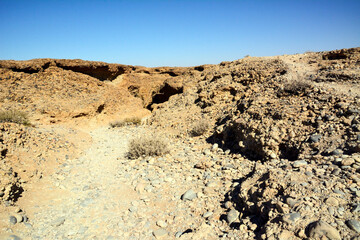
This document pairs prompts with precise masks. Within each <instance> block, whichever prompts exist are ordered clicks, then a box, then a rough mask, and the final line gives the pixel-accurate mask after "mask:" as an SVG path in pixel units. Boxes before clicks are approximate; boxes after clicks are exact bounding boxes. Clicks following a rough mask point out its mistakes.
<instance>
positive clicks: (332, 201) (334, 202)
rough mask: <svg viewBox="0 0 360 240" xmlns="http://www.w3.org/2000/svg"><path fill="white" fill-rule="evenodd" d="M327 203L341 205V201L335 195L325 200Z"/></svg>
mask: <svg viewBox="0 0 360 240" xmlns="http://www.w3.org/2000/svg"><path fill="white" fill-rule="evenodd" d="M325 203H326V204H328V205H330V206H338V205H339V201H338V200H337V199H336V198H334V197H328V198H327V199H326V200H325Z"/></svg>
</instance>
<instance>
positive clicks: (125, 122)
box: [110, 117, 141, 128]
mask: <svg viewBox="0 0 360 240" xmlns="http://www.w3.org/2000/svg"><path fill="white" fill-rule="evenodd" d="M140 124H141V118H138V117H131V118H125V119H123V120H121V121H115V122H112V123H110V127H112V128H116V127H123V126H129V125H140Z"/></svg>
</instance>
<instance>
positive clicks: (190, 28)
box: [0, 0, 360, 67]
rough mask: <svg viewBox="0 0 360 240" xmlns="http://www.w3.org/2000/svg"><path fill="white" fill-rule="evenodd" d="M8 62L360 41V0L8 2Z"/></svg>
mask: <svg viewBox="0 0 360 240" xmlns="http://www.w3.org/2000/svg"><path fill="white" fill-rule="evenodd" d="M0 29H1V30H0V59H15V60H27V59H32V58H69V59H75V58H80V59H84V60H97V61H105V62H112V63H121V64H130V65H142V66H149V67H150V66H194V65H200V64H208V63H212V64H214V63H219V62H221V61H231V60H236V59H239V58H242V57H244V56H245V55H251V56H272V55H282V54H294V53H303V52H305V51H324V50H333V49H340V48H350V47H359V46H360V0H353V1H350V0H338V1H333V0H287V1H280V0H273V1H272V0H263V1H261V0H237V1H235V0H233V1H230V0H218V1H206V0H198V1H196V0H192V1H190V0H169V1H165V0H163V1H160V0H158V1H156V0H153V1H151V0H147V1H141V0H127V1H125V0H123V1H121V0H118V1H115V0H114V1H110V0H107V1H106V0H102V1H100V0H88V1H80V0H71V1H68V0H61V1H56V0H44V1H38V0H37V1H36V0H34V1H32V0H0Z"/></svg>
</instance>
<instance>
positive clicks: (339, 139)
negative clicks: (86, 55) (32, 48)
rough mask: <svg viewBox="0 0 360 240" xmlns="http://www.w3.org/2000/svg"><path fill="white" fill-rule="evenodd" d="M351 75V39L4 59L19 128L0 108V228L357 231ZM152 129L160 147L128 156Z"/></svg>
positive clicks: (359, 152)
mask: <svg viewBox="0 0 360 240" xmlns="http://www.w3.org/2000/svg"><path fill="white" fill-rule="evenodd" d="M359 83H360V48H353V49H342V50H334V51H330V52H318V53H315V52H308V53H304V54H296V55H283V56H276V57H261V58H260V57H246V58H243V59H240V60H237V61H233V62H222V63H220V64H218V65H203V66H196V67H187V68H175V67H174V68H171V67H159V68H145V67H140V66H127V65H120V64H108V63H102V62H90V61H83V60H58V59H35V60H29V61H4V60H2V61H0V86H1V87H0V109H1V110H4V111H7V110H16V111H23V112H25V113H27V114H28V115H29V120H30V122H31V126H24V125H21V124H18V123H14V122H5V121H4V122H1V121H0V153H1V156H0V176H1V178H0V239H176V238H179V239H289V240H290V239H354V240H355V239H360V85H359ZM128 118H134V119H135V118H136V119H141V124H140V125H131V124H130V125H127V124H125V125H123V126H121V127H117V128H111V127H110V123H112V122H114V121H124V120H125V119H128ZM139 122H140V121H139ZM154 132H156V133H158V134H161V136H162V138H164V139H166V141H167V142H168V143H169V150H170V151H169V152H168V153H166V154H165V155H163V156H143V157H140V158H136V159H130V158H129V157H128V151H129V144H131V139H133V138H135V137H144V136H148V135H151V134H153V133H154Z"/></svg>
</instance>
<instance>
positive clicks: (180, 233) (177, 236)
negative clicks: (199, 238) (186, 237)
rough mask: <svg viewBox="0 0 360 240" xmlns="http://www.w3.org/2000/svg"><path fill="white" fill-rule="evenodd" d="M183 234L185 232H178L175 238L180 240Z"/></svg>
mask: <svg viewBox="0 0 360 240" xmlns="http://www.w3.org/2000/svg"><path fill="white" fill-rule="evenodd" d="M182 234H183V232H182V231H178V232H176V233H175V238H179V237H181V235H182Z"/></svg>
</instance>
